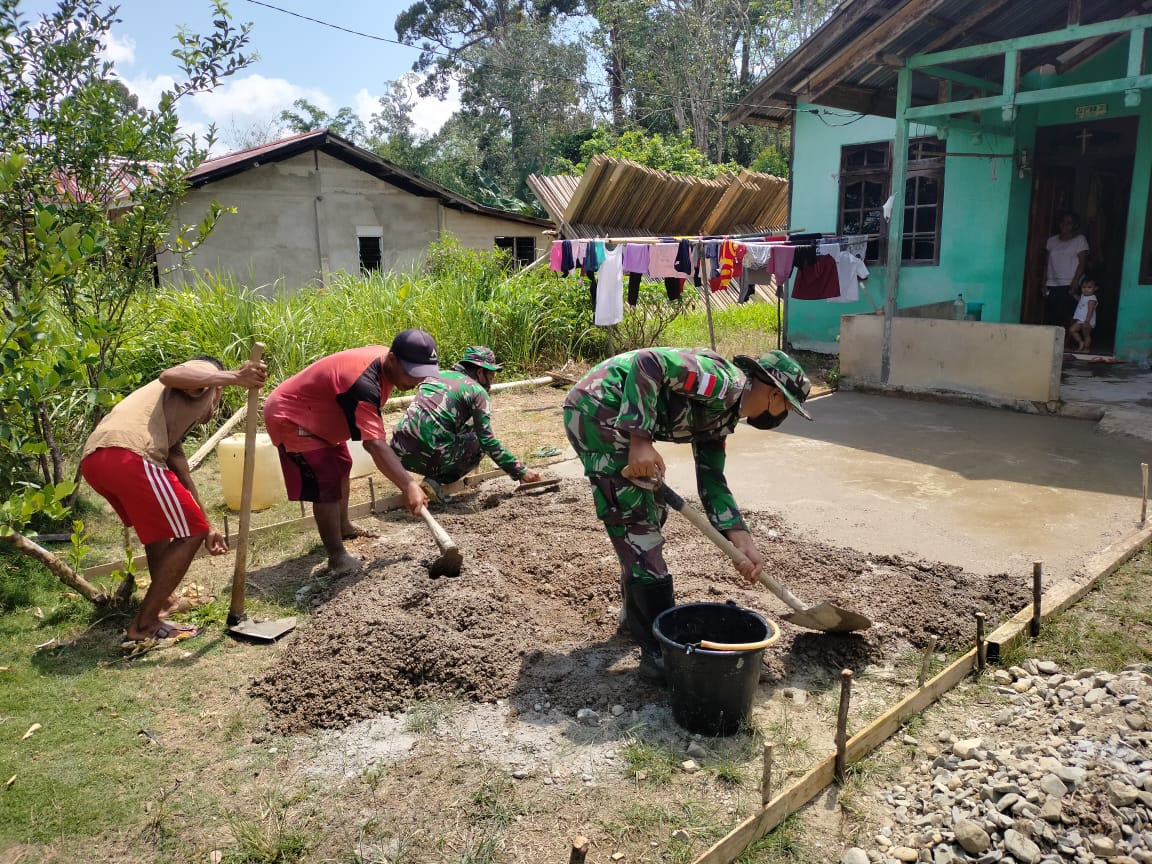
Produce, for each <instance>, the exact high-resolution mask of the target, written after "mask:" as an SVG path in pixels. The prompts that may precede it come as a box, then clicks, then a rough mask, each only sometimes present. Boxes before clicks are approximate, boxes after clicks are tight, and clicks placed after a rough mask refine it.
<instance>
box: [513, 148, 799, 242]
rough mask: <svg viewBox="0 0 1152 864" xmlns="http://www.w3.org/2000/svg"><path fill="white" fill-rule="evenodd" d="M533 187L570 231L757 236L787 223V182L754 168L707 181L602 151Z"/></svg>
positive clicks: (532, 181)
mask: <svg viewBox="0 0 1152 864" xmlns="http://www.w3.org/2000/svg"><path fill="white" fill-rule="evenodd" d="M528 187H529V188H530V189H531V190H532V191H533V192H534V193H535V195H536V197H537V198H538V199H539V201H540V203H541V204H542V205H543V206H544V209H545V210H546V211H547V212H548V215H549V216H551V217H552V221H553V222H554V223H555V224H556V225H557V226H558V228H559V229H560V233H561V234H562V235H563V236H565V237H640V236H687V235H696V234H753V233H759V232H762V231H771V230H776V229H778V228H779V227H780V226H783V225H786V224H787V222H788V181H787V180H783V179H781V178H779V177H774V176H772V175H771V174H759V173H755V172H752V171H744V172H742V173H741V174H739V175H735V174H722V175H720V176H719V177H717V178H716V179H714V180H706V179H703V178H699V177H682V176H679V175H675V174H669V173H668V172H666V171H657V170H655V169H653V168H648V167H646V166H644V165H640V164H639V163H636V162H632V161H630V160H627V159H615V158H612V157H609V156H604V155H602V154H601V155H599V156H595V157H593V158H592V159H591V160H590V161H589V163H588V166H587V168H586V169H585V170H584V174H583V175H582V176H581V177H570V176H551V177H546V176H542V175H539V174H533V175H532V176H530V177H529V178H528Z"/></svg>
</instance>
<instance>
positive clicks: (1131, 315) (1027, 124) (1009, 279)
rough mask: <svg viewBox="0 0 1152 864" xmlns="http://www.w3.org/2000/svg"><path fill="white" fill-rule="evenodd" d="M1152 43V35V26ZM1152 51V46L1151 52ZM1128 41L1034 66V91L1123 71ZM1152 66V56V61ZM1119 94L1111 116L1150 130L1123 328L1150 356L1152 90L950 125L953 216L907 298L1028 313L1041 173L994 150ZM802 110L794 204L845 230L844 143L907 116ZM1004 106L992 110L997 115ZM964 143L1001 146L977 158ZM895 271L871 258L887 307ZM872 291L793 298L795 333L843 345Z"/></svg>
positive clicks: (911, 270)
mask: <svg viewBox="0 0 1152 864" xmlns="http://www.w3.org/2000/svg"><path fill="white" fill-rule="evenodd" d="M1149 40H1150V48H1152V35H1150V36H1149ZM1147 53H1148V54H1149V55H1150V56H1152V50H1150V51H1148V52H1147ZM1126 62H1127V44H1126V42H1125V43H1121V44H1118V45H1116V46H1114V47H1113V48H1112V49H1111V50H1109V51H1107V52H1105V53H1103V54H1101V55H1100V56H1099V57H1096V58H1094V59H1093V60H1092V61H1091V62H1089V63H1086V64H1085V65H1084V66H1083V67H1081V68H1080V69H1078V70H1075V72H1073V73H1070V74H1068V75H1065V76H1056V75H1049V76H1039V75H1036V74H1029V75H1027V76H1025V79H1024V86H1025V87H1026V88H1028V89H1033V88H1038V87H1043V86H1056V85H1063V84H1074V83H1080V82H1083V81H1093V80H1100V79H1103V78H1111V77H1122V76H1123V75H1124V74H1125V67H1126ZM1147 65H1152V64H1147ZM1101 102H1104V103H1107V105H1108V110H1107V114H1106V116H1107V117H1122V116H1132V115H1135V116H1139V117H1140V118H1141V119H1140V127H1139V138H1138V142H1137V154H1136V160H1135V166H1134V175H1133V178H1132V181H1133V182H1132V197H1131V201H1130V206H1129V218H1128V225H1127V236H1126V242H1125V260H1124V265H1123V275H1122V281H1123V289H1122V291H1121V295H1120V307H1119V310H1118V325H1117V331H1116V346H1115V353H1116V356H1117V357H1118V358H1120V359H1122V360H1140V359H1143V358H1145V357H1148V356H1149V355H1150V354H1152V286H1149V285H1139V284H1138V281H1137V280H1138V273H1139V265H1140V255H1141V251H1142V246H1143V237H1144V230H1145V220H1146V218H1147V216H1148V214H1147V203H1148V190H1149V184H1150V183H1152V93H1149V92H1146V93H1145V94H1144V99H1143V104H1142V105H1141V106H1140V107H1138V108H1125V107H1124V105H1123V97H1122V96H1115V97H1093V98H1088V99H1082V100H1068V101H1065V102H1061V103H1055V104H1051V105H1040V106H1026V107H1023V108H1021V109H1020V110H1019V112H1018V116H1017V119H1016V121H1015V124H1014V125H1013V128H1012V130H1010V131H1009V130H1006V129H1003V128H999V127H997V128H995V129H993V128H989V129H987V130H984V131H979V130H972V129H951V130H949V131H948V132H947V142H948V153H949V154H953V155H950V156H949V157H948V159H947V160H946V162H945V175H944V209H943V214H942V220H943V221H942V223H941V247H940V264H939V265H938V266H934V267H923V266H915V267H902V268H901V270H900V296H899V298H898V302H899V305H900V306H901V307H906V306H915V305H919V304H922V303H932V302H938V301H941V300H952V299H955V297H956V295H957V294H960V293H962V294H964V299H965V300H968V301H981V302H983V303H984V304H985V305H984V310H983V313H984V320H986V321H1000V322H1005V323H1016V322H1018V321H1019V320H1020V309H1021V286H1022V284H1023V279H1024V265H1025V246H1026V244H1027V239H1028V218H1029V211H1030V207H1031V200H1032V183H1033V178H1032V177H1031V175H1026V176H1025V177H1023V178H1021V177H1019V176H1018V173H1017V170H1016V166H1015V163H1014V160H1012V159H1007V158H996V157H992V156H991V154H1007V153H1013V152H1016V151H1018V150H1019V149H1020V148H1028V149H1029V150H1030V151H1032V152H1033V153H1035V144H1036V130H1037V129H1038V128H1039V127H1042V126H1049V125H1056V124H1063V123H1074V122H1083V121H1077V118H1076V116H1075V110H1076V107H1077V106H1078V105H1080V104H1098V103H1101ZM799 107H800V108H802V109H809V110H802V111H799V112H798V113H797V114H796V119H795V124H796V138H795V140H796V154H795V156H794V158H793V166H792V177H793V181H792V182H793V184H794V185H793V193H792V214H791V219H790V223H791V225H793V226H795V227H797V228H804V229H807V230H810V231H825V232H829V233H834V232H835V231H836V228H837V214H838V199H839V177H838V171H839V165H840V148H841V147H842V146H845V145H850V144H863V143H867V142H871V141H884V140H891V139H892V138H893V135H894V133H895V121H894V120H892V119H890V118H884V117H870V116H866V117H863V118H861V119H859V120H858V121H855V122H847V121H848V120H850V119H851V115H847V116H846V112H843V111H840V110H837V109H827V113H820V114H814V113H811V112H812V111H817V112H823V111H824V110H825V109H820V108H819V107H818V106H813V105H801V106H799ZM993 113H994V112H986V114H987V115H988V116H987V117H986V119H987V120H994V119H995V120H998V119H999V118H998V117H997V118H994V117H992V114H993ZM935 131H936V130H935V129H934V128H933V127H930V126H923V125H914V126H913V128H912V136H913V137H915V136H917V135H931V134H933V133H934V132H935ZM961 153H980V154H989V156H988V157H984V158H977V157H970V156H960V155H958V154H961ZM884 270H885V268H884V267H882V266H879V265H877V266H875V267H872V268H871V273H872V276H871V278H870V279H869V280H868V281H867V282H866V283H865V285H866V290H867V293H868V294H871V296H872V298H873V299H874V300H875V302H876V303H877V304H879V305H882V304H883V299H884ZM870 311H872V306H871V304H869V303H868V302H867V301H866V300H865V299H864V294H863V293H862V295H861V300H860V302H858V303H855V304H849V303H828V302H826V301H803V300H801V301H793V302H790V304H789V320H788V335H789V339H790V340H791V341H792V342H793V343H794V344H796V345H797V346H799V347H809V348H816V349H818V350H835V343H836V337H837V335H838V333H839V329H840V316H841V315H844V314H849V313H856V312H870Z"/></svg>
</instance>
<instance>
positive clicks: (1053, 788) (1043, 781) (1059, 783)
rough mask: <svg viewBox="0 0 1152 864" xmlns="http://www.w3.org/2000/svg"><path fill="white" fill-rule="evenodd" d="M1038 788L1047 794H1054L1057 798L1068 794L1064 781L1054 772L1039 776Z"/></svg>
mask: <svg viewBox="0 0 1152 864" xmlns="http://www.w3.org/2000/svg"><path fill="white" fill-rule="evenodd" d="M1040 788H1041V789H1043V790H1044V791H1045V792H1046V793H1047V794H1049V795H1054V796H1056V797H1057V798H1063V797H1064V796H1065V795H1066V794H1068V787H1067V786H1065V785H1064V781H1063V780H1061V779H1060V778H1059V777H1057V776H1056V775H1055V774H1045V775H1044V776H1043V777H1042V778H1040Z"/></svg>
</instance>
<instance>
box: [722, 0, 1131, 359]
mask: <svg viewBox="0 0 1152 864" xmlns="http://www.w3.org/2000/svg"><path fill="white" fill-rule="evenodd" d="M1150 9H1152V3H1149V2H1146V0H1066V2H1048V3H1041V2H1037V0H847V2H844V3H842V4H841V5H840V6H839V8H838V9H837V11H836V12H835V13H834V14H833V15H832V16H831V17H830V18H829V19H828V21H826V22H825V23H824V25H823V26H821V27H820V28H819V29H818V30H817V31H816V32H815V33H814V34H813V35H812V36H811V37H810V38H809V39H808V40H807V41H806V42H804V43H803V44H802V45H801V46H800V47H799V48H798V49H797V50H796V51H795V52H793V54H792V55H791V56H789V57H788V58H787V59H786V60H785V61H784V62H783V63H782V64H781V65H780V66H779V67H777V68H776V69H775V70H774V71H773V72H772V73H771V74H770V75H769V76H768V78H767V79H766V80H765V81H763V82H762V83H761V84H760V85H759V86H758V87H757V88H756V89H755V90H753V91H752V92H750V93H749V94H748V95H747V96H746V97H745V98H744V100H743V101H742V102H741V103H740V105H739V106H738V107H737V108H736V109H735V110H734V111H732V112H731V113H730V114H729V119H730V120H734V121H738V122H745V123H765V124H778V125H784V126H787V127H790V129H791V135H792V144H793V146H792V185H791V193H790V194H791V202H790V224H791V225H792V226H793V227H795V228H803V229H805V230H808V231H821V232H825V233H834V234H852V235H860V234H863V235H867V236H868V237H869V241H868V246H867V253H866V255H867V257H866V262H867V264H868V267H869V269H870V271H871V277H870V278H869V279H868V281H867V282H866V283H865V290H864V291H863V292H862V293H861V296H860V299H859V300H858V301H856V302H854V303H830V302H828V301H796V300H794V301H791V302H790V303H789V306H788V316H787V317H788V320H787V328H788V331H787V332H788V339H789V341H790V342H791V343H793V344H794V345H796V346H797V347H801V348H809V349H814V350H825V351H835V350H837V338H838V336H839V334H840V323H841V316H842V315H844V314H851V313H871V312H877V311H884V312H886V313H887V315H886V318H885V324H884V332H885V337H884V352H885V354H884V357H885V361H884V362H885V375H886V374H887V358H888V350H889V338H890V332H891V321H892V319H893V318H894V317H896V316H897V315H908V314H916V309H917V308H920V309H924V310H929V311H927V312H925V314H926V315H931V314H932V311H931V310H935V312H936V313H939V314H938V316H937V317H947V316H948V312H947V310H948V308H949V306H948V304H955V302H956V300H957V299H958V297H959V295H963V300H964V302H965V304H969V303H971V304H982V306H975V305H974V306H972V307H971V311H973V312H975V310H976V309H979V314H980V316H981V318H982V320H983V321H984V322H999V323H1003V324H1026V325H1032V324H1041V323H1043V320H1044V318H1043V316H1044V299H1043V294H1042V291H1043V286H1044V285H1045V284H1046V278H1045V277H1046V271H1045V267H1046V253H1045V245H1046V241H1047V239H1048V238H1049V237H1050V236H1051V235H1053V234H1055V233H1056V232H1057V230H1058V223H1059V218H1060V214H1062V213H1065V212H1075V213H1077V214H1078V216H1079V219H1080V230H1081V233H1082V234H1083V235H1084V236H1085V238H1086V239H1087V241H1088V245H1089V254H1088V267H1089V270H1090V272H1092V274H1093V275H1094V276H1095V278H1096V279H1097V281H1098V283H1099V285H1100V288H1101V290H1100V293H1099V307H1098V316H1097V318H1098V323H1097V328H1096V332H1095V334H1094V337H1093V340H1092V341H1093V345H1092V348H1093V350H1094V351H1102V352H1104V353H1111V354H1114V356H1115V357H1116V358H1117V359H1118V360H1135V361H1140V360H1145V359H1146V358H1148V357H1149V356H1150V355H1152V220H1150V219H1149V206H1150V180H1152V92H1149V90H1150V88H1152V74H1148V72H1147V69H1148V66H1149V64H1148V62H1147V60H1146V57H1147V55H1148V51H1149V48H1148V44H1149V38H1148V35H1149V29H1150V28H1152V14H1148V12H1149V10H1150ZM886 202H887V203H888V204H889V207H890V210H889V213H890V217H889V218H888V219H886V218H885V214H884V205H885V203H886ZM965 308H966V309H968V307H967V305H966V307H965ZM885 380H886V379H885Z"/></svg>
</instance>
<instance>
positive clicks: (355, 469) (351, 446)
mask: <svg viewBox="0 0 1152 864" xmlns="http://www.w3.org/2000/svg"><path fill="white" fill-rule="evenodd" d="M348 452H349V453H350V454H351V455H352V474H351V476H352V477H367V476H368V475H369V474H372V473H375V471H376V463H375V462H373V461H372V457H371V455H369V453H368V451H367V450H365V449H364V442H363V441H349V442H348Z"/></svg>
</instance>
